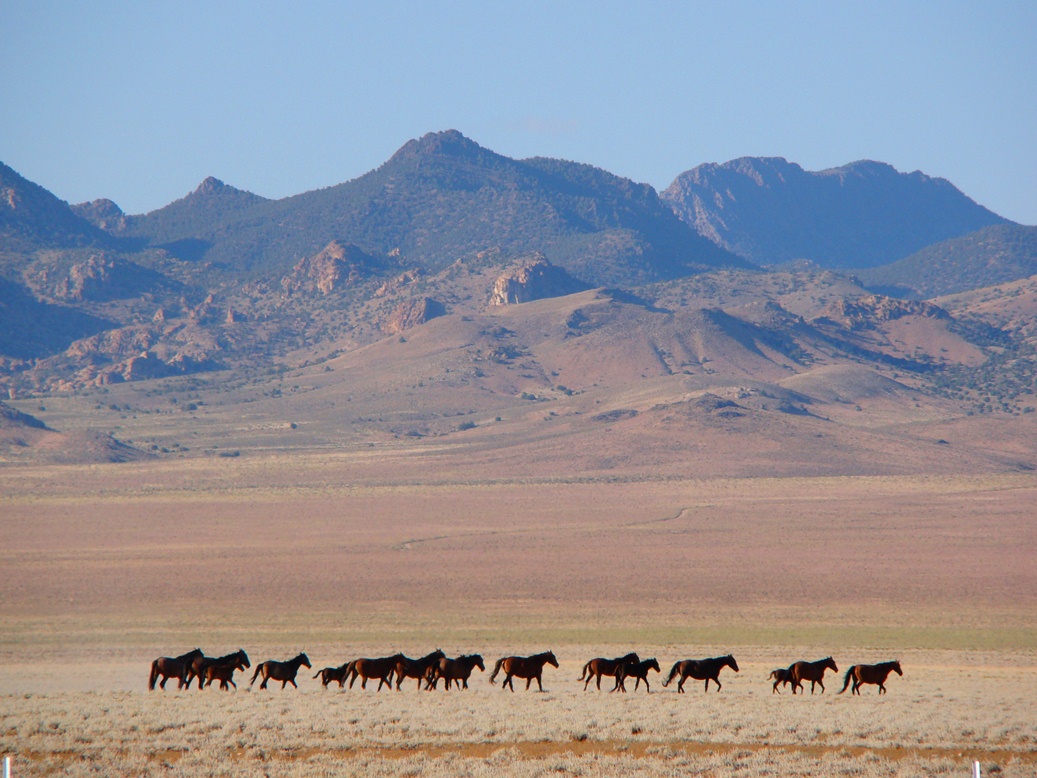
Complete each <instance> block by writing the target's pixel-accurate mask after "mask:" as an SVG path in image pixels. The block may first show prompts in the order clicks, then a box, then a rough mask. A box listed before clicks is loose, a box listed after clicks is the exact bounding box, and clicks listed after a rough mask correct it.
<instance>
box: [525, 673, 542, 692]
mask: <svg viewBox="0 0 1037 778" xmlns="http://www.w3.org/2000/svg"><path fill="white" fill-rule="evenodd" d="M536 678H537V686H539V687H540V691H543V690H544V682H543V681H542V680H540V674H539V673H537V677H536ZM526 688H527V689H528V688H529V684H528V683H527V684H526Z"/></svg>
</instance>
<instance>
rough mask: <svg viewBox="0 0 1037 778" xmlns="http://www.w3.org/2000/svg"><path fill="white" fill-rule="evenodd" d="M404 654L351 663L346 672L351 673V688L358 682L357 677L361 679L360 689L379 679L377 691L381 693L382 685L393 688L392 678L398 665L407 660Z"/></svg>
mask: <svg viewBox="0 0 1037 778" xmlns="http://www.w3.org/2000/svg"><path fill="white" fill-rule="evenodd" d="M406 658H407V657H405V656H404V655H403V654H393V655H392V656H384V657H380V658H378V659H366V658H365V659H354V660H353V661H352V662H350V663H349V668H348V670H347V671H346V672H348V673H349V676H350V677H349V688H350V689H352V688H353V684H354V683H355V682H356V679H357V677H358V676H359V677H360V678H361V679H363V680H361V682H360V688H361V689H366V688H367V681H368V679H370V678H377V679H378V688H377V689H376V690H375V691H379V692H380V691H381V690H382V685H383V684H384V685H385V686H388V687H389V688H390V689H391V688H392V676H393V673H394V672H396V663H397V662H399V661H401V660H403V659H406Z"/></svg>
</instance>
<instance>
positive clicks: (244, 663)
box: [238, 648, 252, 670]
mask: <svg viewBox="0 0 1037 778" xmlns="http://www.w3.org/2000/svg"><path fill="white" fill-rule="evenodd" d="M238 663H239V664H240V665H241V669H242V670H244V669H245V668H246V667H252V665H251V664H250V663H249V661H248V654H246V653H245V649H243V648H239V649H238Z"/></svg>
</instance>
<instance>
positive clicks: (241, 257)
mask: <svg viewBox="0 0 1037 778" xmlns="http://www.w3.org/2000/svg"><path fill="white" fill-rule="evenodd" d="M227 190H228V187H226V185H219V182H215V184H213V183H209V184H208V185H207V184H203V185H202V187H199V190H198V191H196V192H195V193H193V194H192V195H189V196H188V197H186V198H184V199H183V200H180V201H178V202H176V203H173V204H172V205H170V206H167V207H166V208H163V209H160V210H158V211H154V212H152V213H150V214H146V215H144V216H139V217H132V218H131V219H130V220H129V222H128V224H127V227H126V230H125V232H124V234H125V235H129V236H133V237H136V238H140V239H143V240H146V241H148V243H149V244H150V245H152V246H164V247H166V248H167V249H170V250H171V251H174V253H176V251H180V255H181V256H188V255H190V256H191V257H193V258H194V259H203V258H204V260H205V261H206V262H209V263H212V264H213V265H214V266H215V267H216V268H217V269H223V271H224V272H230V271H233V272H234V273H237V274H245V275H247V276H248V277H250V278H258V277H261V276H263V275H266V274H272V273H278V274H280V273H283V272H285V271H286V270H287V269H288V268H290V267H291V266H292V265H294V264H295V262H297V261H298V260H299V259H300V258H301V257H304V256H309V255H311V254H314V253H315V252H317V251H319V250H320V249H321V248H322V247H324V246H326V245H328V243H330V242H331V241H333V240H339V241H345V242H348V243H351V244H355V245H356V246H358V247H360V248H362V249H363V250H364V251H367V252H369V253H372V254H376V255H385V254H389V253H390V252H397V253H399V254H400V255H402V256H404V257H406V258H407V260H408V261H409V262H411V263H412V264H414V265H416V266H418V267H421V268H423V269H425V270H430V271H433V272H436V271H439V270H441V269H443V268H444V267H446V266H448V265H449V264H450V263H452V262H453V261H455V260H456V259H458V258H462V257H472V256H475V255H477V254H478V253H480V252H485V251H487V250H493V251H496V252H499V253H501V254H504V255H508V256H518V255H522V254H529V253H532V252H535V251H542V252H544V253H545V254H547V255H548V256H550V257H551V259H552V261H553V262H555V263H556V264H558V265H560V266H562V267H563V268H565V269H566V270H568V271H569V272H571V273H572V274H573V275H575V276H577V277H578V278H580V279H581V280H583V281H585V282H588V283H591V284H597V285H603V284H620V283H624V284H629V283H640V282H644V281H653V280H660V279H664V278H675V277H679V276H681V275H686V274H688V273H693V272H701V271H703V270H706V269H709V268H713V267H723V266H728V267H745V266H747V264H748V263H746V262H745V260H742V259H740V258H738V257H735V256H733V255H731V254H730V253H728V252H726V251H724V250H723V249H720V248H718V247H717V246H715V245H713V244H712V243H710V242H709V241H707V240H704V239H702V238H701V237H699V236H698V235H697V234H695V233H694V231H692V230H690V229H689V228H688V227H687V226H686V225H685V224H683V223H682V222H681V221H680V220H679V219H678V218H676V217H675V216H674V214H673V212H672V211H671V210H670V208H669V207H668V206H667V205H666V204H665V203H663V202H662V201H661V200H660V199H659V196H658V195H657V194H656V192H655V190H653V189H652V188H651V187H650V186H648V185H646V184H636V183H634V182H633V181H630V180H629V179H625V178H620V177H619V176H615V175H612V174H611V173H607V172H605V171H603V170H599V169H597V168H593V167H591V166H589V165H581V164H577V163H574V162H564V161H560V160H550V159H539V158H538V159H529V160H514V159H510V158H508V157H505V156H502V155H500V154H496V153H494V152H492V151H489V150H488V149H484V148H482V147H481V146H479V145H478V144H477V143H475V142H474V141H472V140H470V139H468V138H466V137H465V136H464V135H462V134H461V133H459V132H457V131H454V130H450V131H447V132H439V133H429V134H428V135H425V136H423V137H422V138H420V139H417V140H412V141H409V142H408V143H406V144H405V145H404V146H403V147H402V148H400V149H399V151H397V152H396V153H395V154H394V155H393V156H392V158H391V159H389V160H388V161H387V162H386V163H385V164H383V165H382V166H381V167H379V168H377V169H376V170H373V171H371V172H370V173H367V174H366V175H363V176H361V177H360V178H357V179H355V180H353V181H349V182H347V183H344V184H339V185H337V186H333V187H329V188H327V189H321V190H317V191H312V192H306V193H304V194H300V195H296V196H294V197H288V198H285V199H283V200H277V201H265V200H261V199H258V198H256V197H255V195H248V194H247V193H242V192H239V191H238V190H233V191H232V192H228V191H227ZM185 249H186V250H187V251H188V254H185V253H184V251H183V250H185Z"/></svg>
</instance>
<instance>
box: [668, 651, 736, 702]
mask: <svg viewBox="0 0 1037 778" xmlns="http://www.w3.org/2000/svg"><path fill="white" fill-rule="evenodd" d="M725 667H730V668H731V669H732V670H734V671H735V672H736V673H737V672H738V663H737V662H735V658H734V657H733V656H731V655H730V654H728V655H727V656H717V657H713V658H712V659H685V660H684V661H683V662H677V663H676V664H675V665H674V666H673V669H671V670H670V674H669V675H668V676H666V680H665V681H663V686H669V685H670V681H672V680H673V679H674V678H676V677H677V676H678V675H679V676H680V680H679V681H678V682H677V693H678V694H684V682H685V681H686V680H688V679H689V678H694V679H696V680H698V681H702V680H705V682H706V686H705V690H706V691H707V692H708V691H709V682H710V681H713V682H714V683H716V685H717V691H720V688H721V687H720V671H721V670H723V669H724V668H725Z"/></svg>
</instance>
